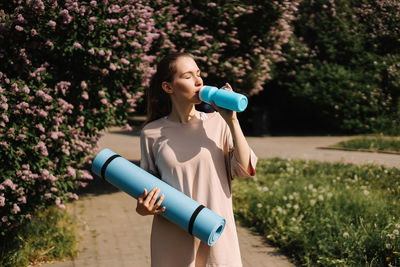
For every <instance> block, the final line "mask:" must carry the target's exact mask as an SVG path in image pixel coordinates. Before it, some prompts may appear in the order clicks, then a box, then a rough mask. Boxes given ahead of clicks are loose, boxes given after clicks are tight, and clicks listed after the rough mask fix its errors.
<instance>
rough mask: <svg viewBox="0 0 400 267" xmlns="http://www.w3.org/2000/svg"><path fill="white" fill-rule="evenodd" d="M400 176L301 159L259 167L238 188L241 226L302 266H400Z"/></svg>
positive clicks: (398, 172)
mask: <svg viewBox="0 0 400 267" xmlns="http://www.w3.org/2000/svg"><path fill="white" fill-rule="evenodd" d="M399 176H400V170H398V169H395V168H386V167H383V166H375V165H364V166H356V165H352V164H344V163H322V162H316V161H304V160H284V159H277V158H275V159H268V160H266V159H265V160H260V161H259V163H258V166H257V178H256V179H255V181H253V180H251V179H237V180H236V181H234V184H233V192H234V210H235V214H236V216H237V217H238V218H239V220H240V221H241V222H242V223H244V224H245V225H247V226H250V227H252V228H254V229H255V230H256V231H257V232H259V233H260V234H261V235H263V236H264V237H266V239H268V240H269V241H271V242H272V243H274V244H276V245H277V246H279V247H281V248H282V249H283V251H285V252H286V253H287V254H288V255H290V256H291V257H293V259H295V260H296V261H297V262H298V264H299V265H307V266H388V264H389V263H390V264H391V266H397V265H398V264H399V263H400V255H399V252H400V234H399V232H400V216H399V213H398V210H399V205H400V181H399V179H398V177H399Z"/></svg>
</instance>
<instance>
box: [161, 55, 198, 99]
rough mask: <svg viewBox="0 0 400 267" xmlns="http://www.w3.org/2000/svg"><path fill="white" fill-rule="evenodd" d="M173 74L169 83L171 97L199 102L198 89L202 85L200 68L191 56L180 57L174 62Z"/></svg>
mask: <svg viewBox="0 0 400 267" xmlns="http://www.w3.org/2000/svg"><path fill="white" fill-rule="evenodd" d="M175 71H176V72H175V75H174V77H173V79H172V82H171V83H169V85H170V87H171V89H172V94H171V97H173V98H175V99H176V100H177V101H187V102H189V103H193V104H200V103H201V100H200V98H199V91H200V89H201V87H202V86H203V79H202V78H201V73H200V69H199V67H198V66H197V64H196V62H195V61H194V60H193V59H192V58H191V57H186V56H183V57H180V58H178V59H177V60H176V62H175Z"/></svg>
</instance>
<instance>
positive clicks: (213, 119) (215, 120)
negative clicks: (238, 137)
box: [206, 112, 228, 129]
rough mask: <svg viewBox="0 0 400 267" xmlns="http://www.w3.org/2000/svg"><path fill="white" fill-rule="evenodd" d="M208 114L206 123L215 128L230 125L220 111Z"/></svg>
mask: <svg viewBox="0 0 400 267" xmlns="http://www.w3.org/2000/svg"><path fill="white" fill-rule="evenodd" d="M206 115H207V119H206V123H207V126H208V127H213V128H215V129H218V128H225V127H228V125H227V124H226V122H225V120H224V119H223V118H222V117H221V115H219V113H218V112H213V113H206Z"/></svg>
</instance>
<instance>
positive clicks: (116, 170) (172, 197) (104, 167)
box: [92, 149, 226, 246]
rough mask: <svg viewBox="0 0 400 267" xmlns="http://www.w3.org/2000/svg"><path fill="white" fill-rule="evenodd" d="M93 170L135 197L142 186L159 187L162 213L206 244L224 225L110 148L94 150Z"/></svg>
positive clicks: (214, 239) (223, 222) (141, 190)
mask: <svg viewBox="0 0 400 267" xmlns="http://www.w3.org/2000/svg"><path fill="white" fill-rule="evenodd" d="M92 172H93V173H94V174H96V175H97V176H100V177H102V178H104V179H105V180H107V181H108V182H110V183H111V184H113V185H114V186H116V187H117V188H119V189H121V190H122V191H124V192H126V193H128V194H129V195H131V196H132V197H134V198H136V199H138V198H139V197H140V196H141V195H142V194H143V191H144V189H145V188H146V189H147V192H150V190H151V189H153V188H154V187H158V188H160V196H161V194H164V196H165V197H164V200H163V203H162V205H163V206H165V207H166V210H165V211H164V212H163V213H161V215H162V216H163V217H165V218H166V219H168V220H169V221H170V222H172V223H175V224H176V225H178V226H180V227H181V228H182V229H184V230H186V231H187V232H188V233H190V234H192V235H193V236H195V237H197V238H199V239H200V240H201V241H203V242H205V243H206V244H208V245H209V246H213V245H214V244H215V243H216V242H217V240H218V238H219V237H220V235H221V233H222V231H223V230H224V228H225V223H226V221H225V219H224V218H222V217H221V216H219V215H218V214H216V213H215V212H213V211H211V210H209V209H207V208H206V207H204V206H203V205H201V204H199V203H197V202H196V201H194V200H193V199H191V198H190V197H188V196H186V195H185V194H183V193H182V192H180V191H178V190H176V189H175V188H173V187H172V186H170V185H169V184H167V183H165V182H163V181H162V180H160V179H159V178H157V177H155V176H154V175H152V174H150V173H148V172H146V171H145V170H143V169H141V168H140V167H138V166H136V165H135V164H133V163H132V162H130V161H128V160H126V159H124V158H123V157H121V156H119V155H118V154H116V153H114V152H113V151H111V150H109V149H103V150H102V151H100V152H99V153H98V154H97V156H96V157H95V159H94V160H93V164H92Z"/></svg>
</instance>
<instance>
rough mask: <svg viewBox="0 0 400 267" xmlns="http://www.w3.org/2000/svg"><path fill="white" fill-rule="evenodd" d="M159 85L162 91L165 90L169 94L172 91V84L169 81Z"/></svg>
mask: <svg viewBox="0 0 400 267" xmlns="http://www.w3.org/2000/svg"><path fill="white" fill-rule="evenodd" d="M161 87H162V89H163V90H164V92H166V93H167V94H169V95H171V94H173V93H174V90H173V89H172V86H171V84H170V83H169V82H162V83H161Z"/></svg>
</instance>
